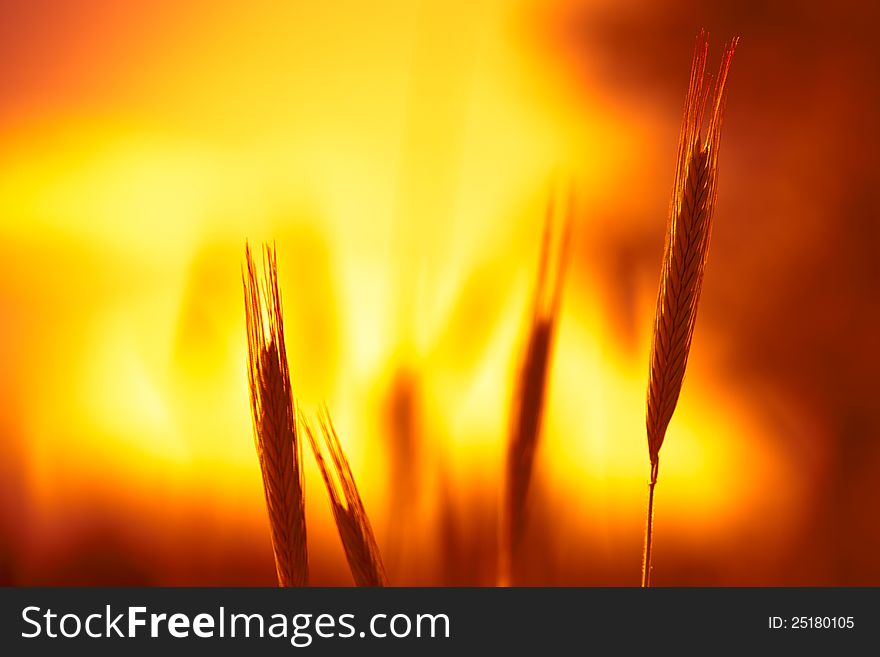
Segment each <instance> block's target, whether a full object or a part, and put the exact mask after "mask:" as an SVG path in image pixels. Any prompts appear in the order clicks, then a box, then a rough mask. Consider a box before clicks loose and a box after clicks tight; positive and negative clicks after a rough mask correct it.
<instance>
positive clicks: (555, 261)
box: [499, 192, 573, 586]
mask: <svg viewBox="0 0 880 657" xmlns="http://www.w3.org/2000/svg"><path fill="white" fill-rule="evenodd" d="M563 212H564V218H563V220H562V225H561V228H560V227H559V226H557V223H558V220H557V217H556V208H555V202H554V200H553V198H552V197H551V201H550V202H549V203H548V207H547V215H546V219H545V224H544V238H543V240H542V246H541V257H540V261H539V265H538V275H537V282H536V285H535V298H534V303H533V307H532V316H531V319H530V324H529V330H528V337H527V339H526V342H525V346H524V349H523V352H522V354H521V356H520V363H521V364H520V369H519V372H518V375H517V380H516V384H515V391H514V396H513V400H512V403H511V414H510V428H509V434H508V443H507V463H506V472H505V490H504V500H503V507H502V523H501V525H502V528H501V537H500V538H501V547H500V553H499V584H501V585H505V586H506V585H509V584H511V583H512V580H513V578H514V571H515V569H516V563H517V561H518V559H517V555H518V552H519V546H520V542H521V539H522V536H523V533H524V529H525V521H526V506H527V498H528V492H529V486H530V484H531V480H532V469H533V465H534V461H535V451H536V449H537V447H538V441H539V438H540V434H541V420H542V416H543V413H544V403H545V397H546V390H547V378H548V374H549V370H550V363H551V355H552V350H553V337H554V333H555V329H556V324H557V321H558V315H559V305H560V302H561V300H562V290H563V283H564V280H565V271H566V268H567V263H568V256H569V243H570V238H571V223H572V215H573V197H572V194H571V192H569V195H568V198H567V201H566V207H565V208H564V210H563Z"/></svg>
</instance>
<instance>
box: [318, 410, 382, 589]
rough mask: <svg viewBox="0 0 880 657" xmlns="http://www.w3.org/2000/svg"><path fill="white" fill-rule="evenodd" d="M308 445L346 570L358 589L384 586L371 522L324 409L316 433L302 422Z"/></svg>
mask: <svg viewBox="0 0 880 657" xmlns="http://www.w3.org/2000/svg"><path fill="white" fill-rule="evenodd" d="M303 427H304V428H305V431H306V435H307V436H308V439H309V444H310V445H311V446H312V452H313V453H314V455H315V460H316V461H317V463H318V469H319V470H320V471H321V477H323V479H324V483H325V484H326V486H327V493H328V494H329V496H330V505H331V507H332V508H333V518H334V519H335V520H336V528H337V529H338V530H339V538H340V539H341V540H342V547H343V549H344V550H345V558H346V560H347V561H348V567H349V569H350V570H351V575H352V577H353V578H354V582H355V584H356V585H357V586H386V585H387V583H388V579H387V577H386V575H385V566H384V565H383V563H382V555H381V554H380V552H379V545H378V544H377V543H376V537H375V535H374V534H373V529H372V527H371V526H370V519H369V517H368V516H367V511H366V509H365V508H364V503H363V501H362V500H361V496H360V493H359V492H358V489H357V484H356V483H355V481H354V475H353V474H352V472H351V467H350V466H349V464H348V459H346V458H345V453H344V452H343V451H342V445H340V443H339V436H337V434H336V429H335V427H334V426H333V420H331V418H330V413H329V412H328V411H327V408H326V407H322V408H321V410H320V411H319V413H318V429H315V427H313V426H312V425H311V423H309V422H303ZM318 430H320V432H321V436H322V438H323V442H324V445H326V447H327V450H328V451H329V452H330V464H332V467H333V472H332V473H331V471H330V466H329V465H328V464H327V461H326V460H325V459H324V456H323V450H322V448H321V445H320V443H319V441H318V437H317V436H316V435H315V434H316V432H317V431H318Z"/></svg>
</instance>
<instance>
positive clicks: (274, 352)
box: [243, 245, 308, 586]
mask: <svg viewBox="0 0 880 657" xmlns="http://www.w3.org/2000/svg"><path fill="white" fill-rule="evenodd" d="M245 261H246V266H245V271H244V273H243V283H244V300H245V320H246V324H247V338H248V384H249V387H250V397H251V411H252V414H253V424H254V442H255V444H256V448H257V456H258V457H259V461H260V471H261V474H262V476H263V491H264V493H265V497H266V508H267V509H268V512H269V525H270V527H271V530H272V548H273V550H274V553H275V569H276V572H277V574H278V584H279V585H280V586H305V585H306V584H307V583H308V552H307V547H306V518H305V503H304V494H303V493H304V492H303V476H302V445H301V443H300V440H299V436H298V435H297V426H296V408H295V406H294V401H293V394H292V392H291V386H290V373H289V371H288V365H287V351H286V349H285V346H284V321H283V318H282V312H281V293H280V291H279V289H278V266H277V262H276V258H275V251H274V249H272V248H270V247H268V246H266V247H264V253H263V277H262V279H261V278H260V276H259V275H258V274H257V268H256V265H255V264H254V258H253V255H252V254H251V250H250V246H247V245H246V246H245Z"/></svg>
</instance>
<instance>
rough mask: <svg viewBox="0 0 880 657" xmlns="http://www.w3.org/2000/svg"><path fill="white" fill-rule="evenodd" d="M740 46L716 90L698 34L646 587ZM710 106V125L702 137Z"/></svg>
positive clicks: (662, 304)
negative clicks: (663, 455)
mask: <svg viewBox="0 0 880 657" xmlns="http://www.w3.org/2000/svg"><path fill="white" fill-rule="evenodd" d="M737 43H738V40H737V39H734V40H733V41H732V42H731V44H730V45H729V46H728V47H727V48H726V49H725V52H724V55H723V57H722V59H721V67H720V70H719V73H718V77H717V78H716V80H715V86H714V89H712V85H711V78H710V76H708V75H707V74H706V56H707V54H708V51H709V40H708V36H707V35H706V33H705V32H701V33H700V35H699V36H698V37H697V43H696V47H695V48H694V57H693V63H692V66H691V77H690V83H689V85H688V92H687V100H686V102H685V110H684V120H683V121H682V127H681V135H680V138H679V146H678V165H677V168H676V173H675V186H674V187H673V191H672V202H671V203H670V209H669V220H668V225H667V233H666V245H665V248H664V254H663V266H662V269H661V273H660V290H659V293H658V295H657V310H656V314H655V317H654V332H653V336H652V340H651V359H650V372H649V377H648V395H647V397H648V399H647V412H646V426H647V435H648V454H649V456H650V461H651V478H650V481H649V484H648V517H647V527H646V531H645V552H644V560H643V564H642V586H645V587H647V586H650V582H651V548H652V544H653V529H654V487H655V486H656V484H657V472H658V468H659V463H660V447H661V446H662V445H663V438H664V437H665V435H666V427H667V426H668V425H669V420H670V419H671V418H672V414H673V412H674V411H675V405H676V403H677V402H678V396H679V393H680V392H681V385H682V381H683V380H684V373H685V368H686V367H687V359H688V352H689V351H690V346H691V339H692V337H693V333H694V325H695V322H696V318H697V304H698V302H699V300H700V290H701V288H702V283H703V272H704V270H705V266H706V258H707V255H708V252H709V238H710V235H711V232H712V211H713V209H714V207H715V197H716V193H717V187H716V185H717V179H718V148H719V144H720V140H721V122H722V117H723V114H724V103H725V98H726V85H727V75H728V71H729V70H730V62H731V59H732V57H733V53H734V50H735V48H736V45H737ZM707 105H709V118H708V127H707V129H706V136H705V140H702V139H701V132H702V129H703V124H704V120H705V115H706V109H707Z"/></svg>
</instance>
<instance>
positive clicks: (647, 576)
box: [642, 459, 660, 588]
mask: <svg viewBox="0 0 880 657" xmlns="http://www.w3.org/2000/svg"><path fill="white" fill-rule="evenodd" d="M659 465H660V460H659V459H658V460H656V461H654V462H653V463H651V481H649V482H648V522H647V528H646V529H645V559H644V561H643V562H642V588H648V587H649V586H651V548H652V546H653V544H654V486H656V485H657V469H658V467H659Z"/></svg>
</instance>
